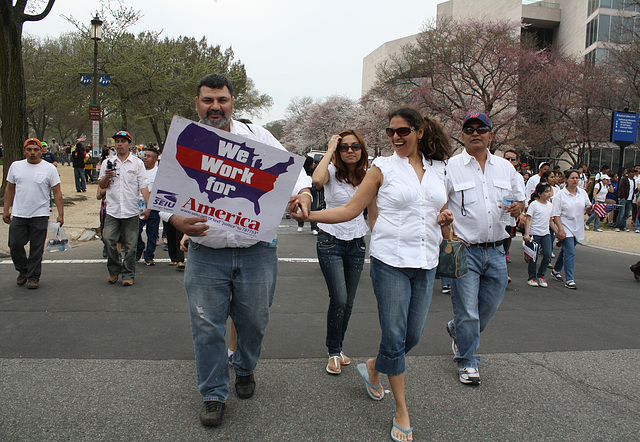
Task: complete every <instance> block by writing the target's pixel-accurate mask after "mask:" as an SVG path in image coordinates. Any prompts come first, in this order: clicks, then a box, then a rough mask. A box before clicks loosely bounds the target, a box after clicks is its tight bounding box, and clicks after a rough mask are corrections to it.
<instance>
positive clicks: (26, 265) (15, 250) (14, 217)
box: [2, 138, 64, 289]
mask: <svg viewBox="0 0 640 442" xmlns="http://www.w3.org/2000/svg"><path fill="white" fill-rule="evenodd" d="M23 152H24V156H25V157H26V159H24V160H21V161H14V162H13V163H11V166H10V167H9V171H8V172H7V188H6V190H5V192H4V214H3V216H2V219H3V220H4V222H5V223H7V224H10V226H9V249H10V250H11V259H12V260H13V265H14V266H15V268H16V270H17V271H18V279H17V280H16V283H17V284H18V285H25V284H26V285H27V288H29V289H37V288H38V286H39V284H40V274H41V273H42V254H43V253H44V243H45V240H46V239H47V224H48V221H49V192H50V191H51V190H53V200H54V202H55V204H56V207H57V208H58V218H57V221H58V222H59V223H60V225H61V226H62V225H63V224H64V206H63V203H62V191H61V190H60V177H59V176H58V171H57V170H56V168H55V167H54V166H53V165H52V164H51V163H48V162H46V161H42V143H41V142H40V140H38V139H37V138H29V139H27V140H26V141H25V142H24V145H23ZM12 205H13V207H12ZM28 242H30V246H29V257H27V254H26V253H25V250H24V246H25V245H26V244H27V243H28Z"/></svg>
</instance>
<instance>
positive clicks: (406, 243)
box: [291, 108, 453, 441]
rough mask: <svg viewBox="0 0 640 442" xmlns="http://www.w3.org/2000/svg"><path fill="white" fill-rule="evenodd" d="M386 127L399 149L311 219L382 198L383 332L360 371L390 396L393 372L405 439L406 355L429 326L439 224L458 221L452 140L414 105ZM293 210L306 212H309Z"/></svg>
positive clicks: (370, 386) (379, 274)
mask: <svg viewBox="0 0 640 442" xmlns="http://www.w3.org/2000/svg"><path fill="white" fill-rule="evenodd" d="M386 132H387V136H388V137H389V141H390V142H391V144H392V146H393V150H394V154H393V155H392V156H390V157H385V158H381V157H379V158H376V160H375V161H374V162H373V166H372V167H371V169H370V170H369V171H368V172H367V175H366V177H365V179H364V180H363V181H362V183H361V184H360V187H359V188H358V191H357V192H356V194H355V195H354V197H353V198H352V199H351V200H350V201H349V202H348V203H347V204H346V205H344V206H342V207H337V208H334V209H331V210H323V211H322V212H312V213H310V214H309V215H308V217H307V218H306V219H308V220H313V221H318V222H324V223H340V222H344V221H347V220H350V219H353V218H354V217H356V216H358V215H359V214H360V213H361V212H362V211H363V210H364V208H365V207H367V206H368V205H369V204H370V203H371V202H372V201H374V200H376V201H377V206H378V217H377V219H376V220H375V224H374V225H373V231H372V234H371V245H370V247H371V250H370V255H371V281H372V283H373V289H374V292H375V295H376V299H377V303H378V318H379V320H380V328H381V331H382V336H381V342H380V347H379V350H378V354H377V355H376V357H374V358H371V359H369V360H368V361H367V362H366V364H359V365H358V372H359V374H360V376H361V377H362V379H363V380H364V381H365V383H366V391H367V393H368V394H369V396H370V397H371V399H374V400H381V399H382V398H383V397H384V389H383V387H382V385H381V382H380V380H379V375H380V373H383V374H386V375H388V378H389V383H390V385H391V390H392V391H393V396H394V399H395V405H396V411H395V416H394V418H393V423H392V427H391V437H392V439H394V440H402V441H405V440H412V439H413V434H412V431H413V428H412V427H411V422H410V419H409V411H408V409H407V405H406V400H405V385H404V384H405V379H404V372H405V355H406V354H407V353H408V352H409V350H411V349H412V348H413V347H415V346H416V345H417V344H418V341H419V339H420V335H421V334H422V331H423V329H424V326H425V323H426V320H427V312H428V310H429V305H430V303H431V294H432V292H433V281H434V279H435V274H436V267H437V265H438V256H439V251H440V242H441V241H442V231H441V229H442V228H445V226H448V225H449V224H450V223H451V222H452V221H453V216H452V214H451V211H450V210H447V209H446V208H445V204H446V199H447V196H446V190H445V186H444V160H446V159H447V158H449V156H450V155H451V147H450V144H449V137H448V136H447V135H446V133H445V132H444V129H443V127H442V125H441V124H440V123H439V122H437V121H435V120H433V119H430V118H426V119H425V118H423V117H422V116H421V115H420V113H418V112H417V111H416V110H414V109H410V108H401V109H397V110H395V111H393V112H391V113H390V114H389V127H388V128H387V129H386ZM291 216H292V217H294V218H296V219H298V218H301V219H302V218H305V216H304V214H303V213H297V214H296V213H292V215H291ZM447 230H448V229H447Z"/></svg>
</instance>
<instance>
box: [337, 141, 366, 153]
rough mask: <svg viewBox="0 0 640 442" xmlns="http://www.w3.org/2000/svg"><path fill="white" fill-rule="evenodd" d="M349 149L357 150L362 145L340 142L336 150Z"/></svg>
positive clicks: (346, 150) (345, 150)
mask: <svg viewBox="0 0 640 442" xmlns="http://www.w3.org/2000/svg"><path fill="white" fill-rule="evenodd" d="M349 149H351V150H352V151H354V152H355V151H357V150H360V149H362V145H361V144H359V143H353V144H352V145H348V144H341V145H340V146H338V150H339V151H340V152H348V151H349Z"/></svg>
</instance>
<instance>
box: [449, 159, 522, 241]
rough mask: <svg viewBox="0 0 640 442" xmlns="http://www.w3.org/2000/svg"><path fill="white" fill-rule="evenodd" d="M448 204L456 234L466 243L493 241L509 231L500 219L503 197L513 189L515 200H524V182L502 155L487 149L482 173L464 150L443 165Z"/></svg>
mask: <svg viewBox="0 0 640 442" xmlns="http://www.w3.org/2000/svg"><path fill="white" fill-rule="evenodd" d="M446 170H447V174H446V178H445V183H446V186H447V195H448V197H449V198H448V202H447V207H448V208H449V209H450V210H451V211H452V212H453V225H454V227H455V229H456V234H457V235H458V236H459V237H460V238H461V239H463V240H464V241H465V242H467V243H468V244H478V243H484V242H496V241H500V240H503V239H505V238H506V237H508V236H509V235H508V234H507V232H506V231H505V226H506V223H501V222H500V208H499V206H500V205H502V197H503V196H505V195H507V194H508V192H509V190H511V191H512V193H513V197H514V201H524V198H525V197H524V182H523V180H522V179H521V177H519V176H518V175H520V174H519V173H518V172H517V171H516V170H515V169H514V168H513V166H512V165H511V164H510V163H509V162H508V161H507V160H505V159H504V158H500V157H497V156H495V155H492V154H491V152H489V150H487V160H486V162H485V165H484V173H483V171H482V168H481V167H480V164H479V163H478V162H477V161H476V159H475V158H474V157H473V156H471V155H469V154H468V153H467V151H466V150H463V151H462V153H460V154H458V155H456V156H454V157H452V158H451V159H450V160H449V161H448V162H447V166H446Z"/></svg>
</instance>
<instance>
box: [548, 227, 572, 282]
mask: <svg viewBox="0 0 640 442" xmlns="http://www.w3.org/2000/svg"><path fill="white" fill-rule="evenodd" d="M576 244H578V241H577V240H576V238H575V236H568V237H566V238H565V239H564V240H563V241H562V242H561V243H560V247H562V250H560V253H559V254H558V258H557V259H556V264H555V265H554V266H553V270H555V271H556V272H559V271H560V270H562V267H563V266H564V276H565V278H566V280H567V281H573V267H574V265H575V262H576Z"/></svg>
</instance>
